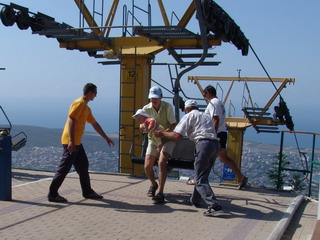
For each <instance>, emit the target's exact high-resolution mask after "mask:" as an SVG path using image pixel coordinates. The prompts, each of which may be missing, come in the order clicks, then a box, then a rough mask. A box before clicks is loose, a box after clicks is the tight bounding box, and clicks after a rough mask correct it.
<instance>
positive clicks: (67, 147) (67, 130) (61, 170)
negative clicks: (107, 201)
mask: <svg viewBox="0 0 320 240" xmlns="http://www.w3.org/2000/svg"><path fill="white" fill-rule="evenodd" d="M96 96H97V87H96V85H94V84H93V83H87V84H86V85H85V86H84V88H83V96H82V97H80V98H78V99H76V100H75V101H74V102H73V103H72V104H71V106H70V109H69V114H68V119H67V122H66V124H65V126H64V129H63V133H62V137H61V143H62V145H63V155H62V159H61V161H60V164H59V166H58V169H57V172H56V174H55V176H54V178H53V180H52V183H51V185H50V188H49V194H48V200H49V201H50V202H67V199H66V198H64V197H62V196H60V195H59V194H58V190H59V188H60V186H61V185H62V183H63V181H64V179H65V177H66V176H67V174H68V173H69V171H70V169H71V167H72V165H73V166H74V168H75V169H76V171H77V173H78V174H79V178H80V184H81V189H82V195H83V197H84V198H90V199H99V198H103V196H102V195H99V194H97V193H96V192H95V191H94V190H93V189H92V188H91V184H90V177H89V172H88V171H89V162H88V158H87V155H86V152H85V150H84V148H83V146H82V143H81V138H82V136H83V134H84V130H85V125H86V123H90V124H91V125H92V126H93V128H94V130H95V131H96V132H97V133H99V135H100V136H101V137H103V138H104V139H105V140H106V141H107V143H108V145H109V146H114V143H113V141H112V140H111V139H110V138H109V137H108V136H107V134H105V132H104V131H103V129H102V128H101V126H100V124H99V123H98V122H97V121H96V120H95V119H94V117H93V115H92V113H91V109H90V108H89V107H88V102H89V101H93V99H94V98H95V97H96Z"/></svg>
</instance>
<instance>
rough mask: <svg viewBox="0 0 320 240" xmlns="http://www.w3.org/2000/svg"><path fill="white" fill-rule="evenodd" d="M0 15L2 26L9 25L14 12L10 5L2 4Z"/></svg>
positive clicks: (12, 22) (12, 20) (11, 23)
mask: <svg viewBox="0 0 320 240" xmlns="http://www.w3.org/2000/svg"><path fill="white" fill-rule="evenodd" d="M0 17H1V21H2V23H3V25H4V26H6V27H11V26H12V25H13V24H14V20H15V12H14V10H13V8H12V7H10V6H4V7H3V8H2V9H1V12H0Z"/></svg>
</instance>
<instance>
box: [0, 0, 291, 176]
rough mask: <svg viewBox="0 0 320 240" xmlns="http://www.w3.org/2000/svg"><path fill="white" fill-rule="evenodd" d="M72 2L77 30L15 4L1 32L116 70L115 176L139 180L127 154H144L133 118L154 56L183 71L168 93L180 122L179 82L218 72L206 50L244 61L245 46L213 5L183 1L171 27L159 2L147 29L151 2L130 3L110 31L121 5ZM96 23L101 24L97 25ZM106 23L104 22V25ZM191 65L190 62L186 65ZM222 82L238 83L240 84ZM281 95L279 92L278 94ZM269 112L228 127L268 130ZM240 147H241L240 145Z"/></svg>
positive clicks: (5, 12) (206, 0) (6, 11)
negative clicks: (194, 73)
mask: <svg viewBox="0 0 320 240" xmlns="http://www.w3.org/2000/svg"><path fill="white" fill-rule="evenodd" d="M106 1H108V0H106ZM74 2H75V4H76V5H77V7H78V8H79V13H80V14H79V15H80V17H79V27H72V26H70V25H68V24H66V23H59V22H56V21H55V19H54V18H53V17H50V16H48V15H45V14H43V13H40V12H37V13H34V12H31V11H29V9H28V8H26V7H22V6H20V5H17V4H14V3H11V4H1V3H0V5H2V6H3V7H2V9H1V12H0V17H1V21H2V23H3V24H4V25H5V26H12V25H14V24H15V23H16V25H17V26H18V28H19V29H21V30H26V29H28V28H31V31H32V33H33V34H38V35H41V36H46V37H48V38H56V39H57V41H58V43H59V46H60V47H61V48H65V49H67V50H79V51H83V52H87V53H88V55H89V56H91V57H95V58H97V59H104V60H101V61H99V64H102V65H114V64H118V65H120V123H119V130H120V138H119V139H120V149H119V155H120V163H119V172H121V173H133V174H143V168H141V167H140V166H137V167H135V166H133V164H132V162H131V155H130V154H129V152H130V150H131V151H132V150H133V154H134V155H136V156H138V155H139V154H140V152H141V150H142V148H141V142H142V135H141V133H140V131H139V128H138V124H137V123H135V122H134V120H133V119H132V117H131V116H132V115H133V114H134V112H135V111H136V109H137V108H140V107H141V106H143V105H145V104H147V103H148V90H149V88H150V86H151V70H152V66H153V65H155V63H154V62H153V61H154V57H155V55H156V54H158V53H160V52H162V51H164V50H167V51H168V52H169V54H170V55H171V56H172V57H173V59H174V60H175V61H176V66H179V67H180V68H181V69H183V70H181V71H180V72H179V73H178V75H177V77H176V78H175V80H174V84H173V89H172V91H173V93H174V105H175V112H176V117H177V119H179V105H181V104H180V102H181V97H180V96H179V93H180V92H181V87H180V79H181V77H182V76H183V75H184V74H185V73H187V72H188V71H190V70H192V69H194V68H196V67H198V66H218V65H219V64H220V62H217V61H208V60H207V59H208V58H213V57H214V56H215V54H214V53H210V52H209V49H211V48H212V47H215V46H220V45H221V44H222V43H223V42H230V43H232V44H233V45H235V46H236V48H237V49H238V50H240V51H241V53H242V55H243V56H246V55H247V54H248V51H249V40H248V39H247V38H246V37H245V35H244V33H243V32H242V31H241V29H240V27H239V26H238V25H237V24H236V23H235V21H234V20H233V19H232V18H231V17H230V16H229V15H228V14H227V13H226V12H225V11H224V10H223V9H222V8H221V7H220V6H219V5H218V4H217V3H216V2H215V1H213V0H189V1H187V0H186V1H183V4H182V3H181V4H180V6H181V7H184V6H185V12H184V14H183V16H182V17H181V18H180V19H179V18H177V16H176V15H175V14H174V13H173V14H172V15H171V21H169V18H168V13H167V11H166V8H165V6H164V4H163V1H162V0H158V1H157V3H153V4H154V5H157V7H158V9H159V10H160V13H161V17H162V22H163V24H162V25H161V26H152V24H151V16H152V15H151V3H150V0H148V1H143V2H144V4H146V5H147V8H146V9H147V10H144V9H142V8H141V7H139V6H137V5H136V3H135V1H134V0H132V6H131V7H132V9H131V10H128V8H127V6H126V5H123V7H122V14H123V19H122V25H120V26H117V25H114V20H115V16H116V14H117V12H118V11H119V7H120V6H119V3H120V0H110V1H108V2H109V4H104V2H105V1H104V0H103V1H100V2H102V3H101V7H100V10H97V7H96V6H97V4H96V1H95V0H93V1H91V4H92V8H90V7H88V6H87V4H86V3H85V1H82V0H74ZM141 4H142V3H141ZM106 6H108V7H109V13H108V16H107V17H106V18H105V17H104V13H105V12H107V10H105V8H106ZM89 9H92V10H89ZM152 9H154V7H153V8H152ZM136 11H139V13H140V12H142V13H141V14H147V16H148V23H147V25H142V23H141V22H139V20H138V18H137V14H136V13H135V12H136ZM194 16H195V18H196V19H197V21H198V23H199V24H198V25H199V30H197V31H198V32H199V33H195V32H193V31H192V30H190V29H188V26H189V25H188V24H189V22H190V21H191V19H192V17H194ZM173 17H175V18H176V19H177V21H178V23H177V24H172V18H173ZM99 19H100V23H99V24H98V20H99ZM104 19H105V22H103V21H104ZM130 21H131V22H130ZM129 22H130V23H129ZM85 23H86V24H85ZM86 26H88V27H86ZM119 28H120V29H121V30H122V31H121V32H122V35H121V36H111V32H112V30H113V29H119ZM188 50H194V51H195V52H196V53H186V51H188ZM189 59H193V60H191V61H189ZM197 80H198V79H197ZM220 80H222V79H220ZM225 80H228V81H239V79H234V80H231V79H224V81H225ZM246 81H250V80H248V79H247V80H246ZM260 81H262V80H260ZM263 81H264V80H263ZM279 81H281V82H282V84H283V87H284V86H285V85H286V84H287V83H288V82H292V81H293V80H292V79H288V80H283V79H282V80H280V79H279ZM283 87H282V88H283ZM280 89H281V88H279V91H281V90H282V89H281V90H280ZM273 100H274V99H273ZM268 107H269V106H268V104H267V106H266V107H265V108H264V109H263V110H262V111H260V112H259V113H258V115H256V111H254V112H250V111H249V110H250V109H246V111H247V118H242V119H235V118H233V119H230V118H229V119H228V124H229V126H232V127H237V128H238V129H243V128H246V127H248V126H251V125H252V126H257V125H258V123H259V124H260V123H263V124H264V125H270V124H267V123H266V120H264V119H263V117H262V116H263V115H264V114H265V111H264V110H265V109H267V108H268ZM257 116H258V117H257ZM248 120H249V121H248ZM237 141H238V139H237ZM232 142H233V141H232ZM240 145H242V140H241V144H240ZM240 145H239V146H240ZM236 148H237V149H240V148H239V147H236ZM229 149H230V146H229Z"/></svg>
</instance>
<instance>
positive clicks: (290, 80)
mask: <svg viewBox="0 0 320 240" xmlns="http://www.w3.org/2000/svg"><path fill="white" fill-rule="evenodd" d="M194 79H197V80H198V81H200V80H205V81H208V80H209V81H238V82H271V81H270V79H269V78H262V77H209V76H188V80H190V81H192V80H194ZM272 81H273V82H287V83H294V82H295V79H294V78H272Z"/></svg>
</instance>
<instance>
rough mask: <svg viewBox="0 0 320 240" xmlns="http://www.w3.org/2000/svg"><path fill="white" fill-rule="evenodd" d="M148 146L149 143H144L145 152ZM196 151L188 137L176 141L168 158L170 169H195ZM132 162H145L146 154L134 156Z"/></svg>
mask: <svg viewBox="0 0 320 240" xmlns="http://www.w3.org/2000/svg"><path fill="white" fill-rule="evenodd" d="M144 148H145V149H144ZM146 148H147V144H144V147H143V149H142V151H143V152H145V150H146ZM194 152H195V144H194V143H193V142H192V141H191V140H189V139H188V138H181V139H180V140H178V141H176V145H175V147H174V149H173V152H172V155H171V156H170V158H169V159H168V168H169V170H171V169H173V168H181V169H194ZM131 162H132V163H133V164H144V155H142V156H132V157H131Z"/></svg>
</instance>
